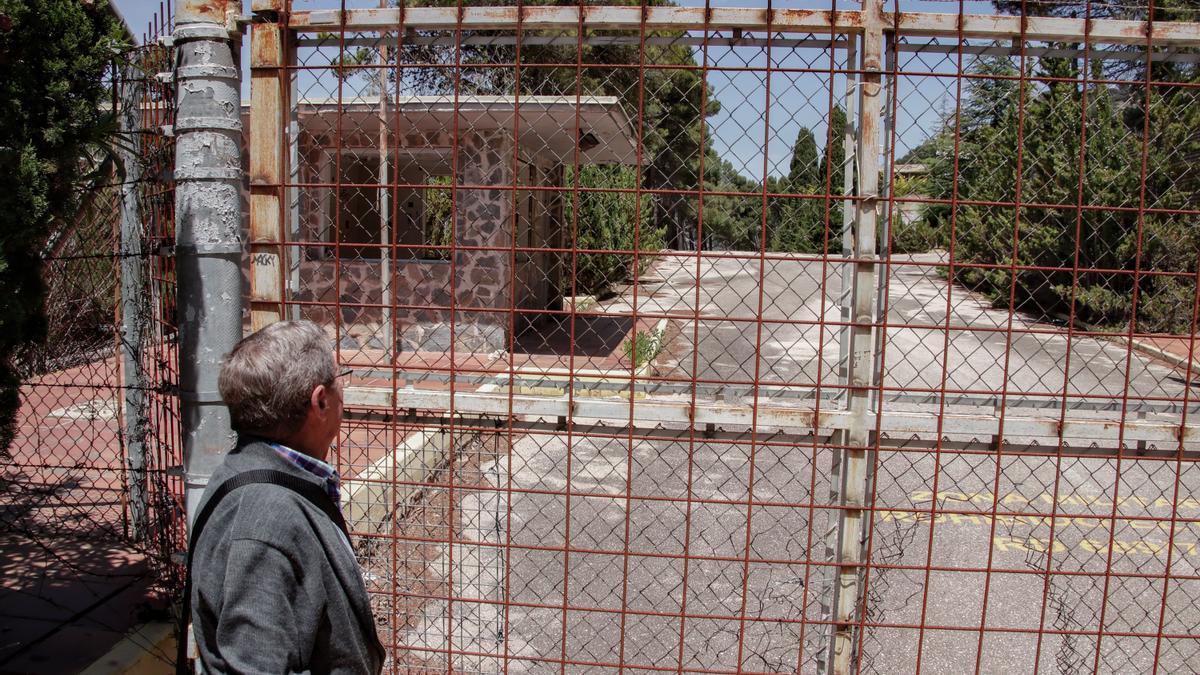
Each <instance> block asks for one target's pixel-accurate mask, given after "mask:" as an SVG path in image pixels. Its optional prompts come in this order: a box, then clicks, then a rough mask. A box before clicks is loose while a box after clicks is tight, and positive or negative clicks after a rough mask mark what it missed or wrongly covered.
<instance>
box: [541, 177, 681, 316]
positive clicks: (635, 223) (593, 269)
mask: <svg viewBox="0 0 1200 675" xmlns="http://www.w3.org/2000/svg"><path fill="white" fill-rule="evenodd" d="M636 184H637V173H636V172H635V170H634V169H633V167H627V166H583V167H580V170H579V187H581V188H613V189H623V190H632V189H633V188H634V187H635V186H636ZM574 186H575V176H574V170H573V169H572V168H571V167H568V168H567V170H566V178H565V187H566V189H567V190H568V192H566V193H565V196H564V200H565V202H566V203H565V205H564V210H563V212H564V219H565V223H564V226H565V227H566V228H568V231H569V230H570V228H572V227H575V228H577V229H576V232H577V236H576V246H577V247H578V248H581V249H591V250H593V251H628V252H629V253H581V254H579V258H578V260H577V261H576V273H575V288H574V291H573V292H572V289H571V288H570V287H567V288H564V289H563V292H564V293H565V294H566V295H604V294H605V293H607V292H609V291H610V290H611V288H612V286H613V285H614V284H618V283H621V282H623V281H625V280H627V279H629V278H630V277H632V276H633V275H634V274H635V270H634V269H633V258H634V256H633V254H632V251H634V250H636V251H638V256H637V258H638V261H637V262H638V267H639V268H640V269H638V270H636V273H641V272H643V271H645V269H646V268H647V267H649V265H650V264H651V263H653V260H654V256H653V255H645V254H643V253H642V252H643V251H644V252H646V253H657V252H658V251H660V250H662V248H663V246H664V242H665V239H664V237H665V232H664V228H662V227H655V226H654V224H653V223H654V219H653V215H654V214H653V208H652V207H651V199H650V197H649V196H648V195H636V194H633V193H630V192H586V191H580V192H579V194H578V196H576V195H573V194H571V193H570V192H569V191H570V190H572V189H573V188H574ZM576 199H578V206H579V210H578V218H576V215H575V200H576ZM638 199H641V209H640V212H639V210H638ZM568 243H569V237H568ZM568 264H569V262H568Z"/></svg>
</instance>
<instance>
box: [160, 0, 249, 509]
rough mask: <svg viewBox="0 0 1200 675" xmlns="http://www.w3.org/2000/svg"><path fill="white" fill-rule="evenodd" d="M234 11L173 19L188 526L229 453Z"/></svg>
mask: <svg viewBox="0 0 1200 675" xmlns="http://www.w3.org/2000/svg"><path fill="white" fill-rule="evenodd" d="M239 10H240V6H239V3H238V2H236V1H233V2H228V3H226V2H211V1H209V2H205V1H204V0H185V1H184V2H181V3H180V4H179V7H178V9H177V10H176V14H175V21H176V23H175V33H174V42H175V47H176V49H177V50H178V61H177V69H176V73H175V81H176V93H177V99H176V100H177V101H178V109H177V112H176V120H175V129H174V131H175V218H176V224H177V225H176V234H175V254H176V274H177V279H178V283H179V291H178V293H179V295H178V313H179V318H178V325H179V401H180V415H181V418H182V423H183V464H184V475H185V480H186V489H187V494H186V502H187V512H188V516H189V521H190V518H191V517H192V516H194V515H195V508H196V505H197V502H198V501H199V500H200V495H201V494H202V493H203V491H204V487H205V485H206V484H207V482H208V477H209V476H210V475H211V474H212V470H213V469H214V468H216V466H217V464H218V463H220V461H221V458H222V457H223V456H224V455H225V453H226V452H227V451H228V450H229V449H230V448H231V447H233V440H234V439H233V432H232V431H230V429H229V411H228V410H227V409H226V408H225V406H224V404H223V403H222V402H221V397H220V395H219V393H218V392H217V371H218V370H219V368H220V365H221V359H222V358H223V357H224V356H225V354H227V353H228V352H229V350H230V349H232V348H233V346H234V344H236V343H237V341H238V339H239V338H241V335H242V301H241V297H242V290H241V281H242V274H241V256H242V243H241V239H240V236H239V232H238V230H239V226H240V224H241V188H242V164H241V140H242V123H241V119H240V117H239V113H240V108H241V74H240V72H239V70H238V66H237V63H238V61H237V59H236V58H235V57H234V54H235V49H237V47H238V45H239V43H240V36H239V35H238V34H237V33H236V32H234V31H232V30H231V28H232V27H234V26H235V25H236V23H235V22H236V17H237V15H238V12H239Z"/></svg>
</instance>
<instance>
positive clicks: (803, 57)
mask: <svg viewBox="0 0 1200 675" xmlns="http://www.w3.org/2000/svg"><path fill="white" fill-rule="evenodd" d="M114 2H115V4H116V5H117V7H118V9H120V10H121V13H122V14H123V15H124V16H125V18H126V21H127V22H128V23H129V24H130V27H131V28H132V29H133V31H134V33H135V34H136V35H137V36H138V37H139V38H140V37H141V35H142V34H143V33H144V32H145V30H146V26H147V25H148V23H149V22H150V21H151V20H152V18H153V15H154V13H155V12H157V11H158V9H159V6H160V5H159V2H158V1H157V0H153V1H151V0H114ZM677 2H679V4H681V5H684V6H694V7H695V6H700V7H702V6H704V1H703V0H677ZM244 4H245V5H247V6H248V5H249V2H248V1H247V2H244ZM713 4H715V5H719V6H722V7H762V6H764V5H765V1H764V0H720V2H714V3H713ZM339 5H340V0H294V3H293V7H294V8H295V9H298V10H307V9H321V8H331V7H338V6H339ZM839 5H841V6H844V7H845V8H847V9H857V7H858V5H857V3H853V2H839ZM346 6H347V7H351V8H356V7H377V6H378V2H377V1H372V0H347V1H346ZM773 6H775V7H793V8H809V9H828V8H829V7H830V2H828V1H822V0H789V1H788V2H776V3H774V5H773ZM885 6H887V7H888V8H891V6H893V5H892V3H890V2H888V3H886V5H885ZM900 8H901V10H903V11H921V12H944V13H955V12H957V11H958V4H957V3H956V2H946V1H944V0H902V1H901V2H900ZM964 8H965V11H966V12H967V13H971V14H990V13H993V12H994V10H993V9H992V6H991V4H990V3H988V2H966V3H965V4H964ZM701 56H702V55H701V54H700V53H697V61H699V60H700V58H701ZM913 58H914V60H913V61H910V62H907V63H903V62H902V64H901V68H902V69H909V70H921V71H931V72H937V71H945V70H946V69H947V68H949V69H951V70H953V68H954V64H953V62H952V61H946V60H944V59H940V58H935V57H913ZM778 59H780V55H779V53H778V52H773V60H776V63H775V64H774V65H776V66H785V67H812V68H818V69H820V68H828V67H829V56H828V54H827V53H825V52H822V51H819V50H816V49H812V50H803V51H801V50H797V51H795V52H792V53H789V54H788V55H787V56H786V57H784V58H783V59H782V60H778ZM805 61H808V63H807V64H806V63H805ZM741 63H749V64H751V65H756V66H765V55H764V54H763V53H762V50H761V49H751V48H738V49H736V50H729V49H720V50H717V49H710V50H709V64H710V65H715V66H721V65H727V64H741ZM245 77H246V84H245V85H244V86H243V96H248V95H249V85H248V80H249V78H248V73H247V74H246V75H245ZM709 84H710V86H712V88H713V91H714V94H715V96H716V98H717V100H718V101H720V103H721V112H720V113H718V114H717V115H714V116H712V117H710V118H708V120H707V122H706V125H707V132H706V133H707V134H708V135H709V136H710V137H711V138H712V140H713V143H714V145H715V147H716V149H717V150H718V151H719V152H720V153H721V155H722V156H723V157H725V158H726V159H727V160H728V161H730V162H732V163H733V164H734V166H735V167H736V168H737V169H738V170H739V171H740V172H741V173H742V174H743V175H745V176H747V177H749V178H752V179H755V180H760V179H761V178H762V175H763V168H764V167H763V155H764V152H763V151H764V148H766V154H767V161H768V165H767V173H769V174H775V175H779V174H781V173H786V171H787V164H788V161H789V159H790V156H791V147H792V144H793V142H794V141H795V138H796V134H797V132H798V131H799V129H800V127H802V126H803V127H808V128H809V129H811V130H812V131H813V132H814V133H815V134H816V135H817V138H818V139H819V140H818V144H819V145H820V144H822V140H823V138H824V133H825V129H826V126H825V120H826V117H827V115H828V109H829V108H828V107H829V81H828V78H825V77H822V76H821V75H820V74H817V73H799V74H789V73H775V74H773V75H772V79H771V83H770V84H771V95H770V101H769V103H768V100H767V88H766V82H765V79H764V75H763V73H762V72H737V73H729V72H720V71H710V74H709ZM952 86H953V82H952V80H949V79H943V78H934V77H921V78H902V81H901V82H899V83H898V87H899V89H898V94H899V101H900V104H899V111H898V114H897V119H896V139H897V149H896V150H897V157H899V156H900V155H902V154H903V153H904V152H905V151H906V150H907V149H908V148H911V147H914V146H916V145H917V144H919V143H920V142H921V141H922V140H924V139H925V138H926V137H928V135H929V134H930V133H932V132H933V131H934V130H935V129H936V127H937V124H938V120H939V118H940V115H941V113H942V112H943V111H945V110H952V109H953V107H954V100H953V95H952V94H953V90H952V89H950V88H949V87H952ZM833 88H834V94H835V100H840V99H841V98H842V96H843V95H844V93H845V83H844V80H843V79H842V78H841V77H840V76H837V77H835V78H834V82H833ZM764 110H765V111H767V116H769V122H770V130H769V132H768V130H767V129H766V123H765V120H764Z"/></svg>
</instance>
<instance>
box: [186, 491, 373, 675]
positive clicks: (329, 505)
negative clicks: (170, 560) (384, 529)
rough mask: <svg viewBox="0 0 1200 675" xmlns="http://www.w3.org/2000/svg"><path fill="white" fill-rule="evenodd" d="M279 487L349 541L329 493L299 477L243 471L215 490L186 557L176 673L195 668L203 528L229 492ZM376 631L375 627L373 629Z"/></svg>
mask: <svg viewBox="0 0 1200 675" xmlns="http://www.w3.org/2000/svg"><path fill="white" fill-rule="evenodd" d="M263 483H266V484H269V485H278V486H279V487H282V488H287V489H288V490H291V491H292V492H295V493H296V494H298V495H300V496H301V497H303V498H304V499H305V500H307V501H308V502H309V503H310V504H312V505H313V506H315V507H317V508H318V509H320V510H321V511H323V512H324V513H325V515H326V516H328V517H329V519H330V520H332V521H333V523H334V524H335V525H337V526H338V529H340V530H341V531H342V533H343V534H345V535H346V538H347V540H348V539H349V538H350V531H349V530H348V529H346V519H345V518H344V517H343V516H342V512H341V510H340V509H338V508H337V506H336V505H335V504H334V503H333V500H332V499H330V497H329V493H327V492H325V490H323V489H321V487H320V486H318V485H316V484H315V483H311V482H309V481H306V480H304V479H303V478H300V477H299V476H295V475H292V474H290V473H284V472H283V471H277V470H275V469H255V470H253V471H244V472H242V473H239V474H237V475H236V476H234V477H232V478H230V479H228V480H226V481H225V482H224V483H221V484H220V485H218V486H217V488H216V489H215V490H213V493H212V497H210V498H209V500H208V501H207V502H205V504H204V508H202V509H200V513H199V514H197V515H196V521H195V523H193V524H192V532H191V536H190V537H189V544H188V554H187V571H186V576H185V577H184V579H185V581H184V584H183V612H182V614H181V615H180V626H179V644H178V647H177V649H176V652H175V672H176V673H177V675H191V673H192V669H191V667H190V665H189V664H188V658H187V648H188V643H189V642H190V641H191V637H192V635H191V630H190V624H191V621H192V555H193V554H194V553H195V552H196V543H197V542H199V541H200V535H201V533H203V531H204V525H205V523H207V522H208V519H209V518H210V517H212V514H213V511H215V510H216V508H217V505H218V504H220V503H221V500H223V499H225V497H227V496H228V495H229V493H231V492H233V491H234V490H236V489H238V488H240V487H245V486H247V485H258V484H263ZM372 628H373V626H372Z"/></svg>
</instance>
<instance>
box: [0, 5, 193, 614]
mask: <svg viewBox="0 0 1200 675" xmlns="http://www.w3.org/2000/svg"><path fill="white" fill-rule="evenodd" d="M149 30H150V32H149V34H148V35H143V36H142V38H143V39H142V44H143V45H144V46H140V47H135V48H132V49H130V50H127V51H124V52H122V53H120V54H118V55H116V56H115V57H114V60H113V64H112V69H111V75H110V77H109V78H108V81H107V86H108V89H109V90H110V91H111V93H112V99H111V101H110V102H109V103H108V104H107V109H108V110H110V111H111V112H112V114H113V115H114V116H115V118H116V125H115V127H114V128H117V129H119V131H118V132H117V133H116V134H115V136H114V137H113V138H112V139H110V141H109V142H110V144H111V146H112V148H113V150H114V152H115V156H116V157H119V161H116V162H114V163H113V164H112V166H111V167H110V168H109V169H108V170H107V173H104V174H103V177H102V178H101V179H100V181H99V183H98V184H97V185H96V187H95V188H94V189H91V190H89V191H88V192H87V193H86V194H84V195H82V200H81V207H80V209H79V211H78V213H77V214H76V216H75V217H74V219H72V220H70V221H69V222H64V223H60V224H58V225H56V227H55V228H54V230H53V232H52V233H51V234H50V236H49V237H48V239H47V242H46V245H45V249H44V256H43V260H44V272H43V281H44V284H45V286H46V291H47V295H46V319H47V326H48V332H47V336H46V339H45V341H44V342H42V343H41V344H38V345H36V346H33V347H30V348H28V349H26V350H25V351H24V352H22V353H21V354H20V355H19V356H18V358H17V364H16V365H17V367H18V370H19V373H20V376H21V408H20V413H19V417H18V425H17V429H16V434H15V438H14V440H13V442H12V444H11V446H10V447H9V448H8V449H7V451H6V453H5V457H4V460H5V461H4V469H3V474H2V477H0V480H2V481H3V483H2V485H3V490H0V529H3V530H4V532H5V542H6V543H5V546H6V548H8V547H11V550H14V551H20V550H26V548H28V549H29V550H31V551H35V552H36V553H35V557H36V558H37V559H39V560H40V559H41V558H42V557H44V556H46V555H49V556H52V558H53V560H52V561H51V563H49V564H50V568H48V569H50V570H51V572H50V573H52V574H53V575H57V576H55V578H59V577H60V576H61V578H63V579H69V578H70V577H71V574H72V573H73V571H74V572H76V573H78V574H81V575H84V576H86V575H89V574H91V575H94V574H97V573H98V572H96V571H95V569H93V568H94V567H95V559H96V556H97V554H96V552H97V551H109V550H110V549H111V551H112V555H113V556H118V557H120V556H127V557H125V558H121V559H123V560H125V561H126V564H127V565H141V564H142V560H143V559H144V560H145V561H146V562H147V563H149V565H150V566H151V567H152V568H153V570H154V575H155V578H156V579H157V580H158V582H159V583H160V584H161V585H162V587H163V589H164V590H174V589H175V588H176V586H177V580H176V565H175V564H174V563H173V562H172V556H173V555H174V554H175V553H176V552H177V551H179V550H180V549H181V547H182V539H181V533H182V530H181V524H180V520H179V517H180V514H181V511H180V508H179V499H180V489H181V488H180V485H179V479H177V478H173V477H171V476H170V475H169V473H168V469H169V468H170V467H172V466H174V465H177V464H178V463H179V461H180V458H179V456H178V449H177V443H176V440H175V439H176V438H177V436H178V419H177V415H176V413H175V410H176V407H177V406H176V404H175V397H174V392H173V390H172V382H174V380H175V378H174V375H173V373H174V372H175V370H176V365H175V355H174V350H173V348H172V346H171V345H172V344H173V338H172V335H173V334H174V327H173V325H172V324H173V323H174V317H173V316H171V309H170V307H171V305H172V304H173V298H174V287H173V284H174V281H173V274H172V272H171V266H170V247H171V244H172V242H173V238H174V232H173V223H174V205H173V203H172V202H173V199H172V191H171V185H172V179H171V171H172V165H173V160H174V149H173V144H172V142H171V139H170V137H169V134H170V125H171V117H172V112H171V111H172V107H173V106H172V99H173V94H172V92H171V85H170V83H169V82H164V81H161V80H160V79H158V78H157V77H156V75H157V73H159V72H169V71H170V69H171V55H170V51H169V49H168V48H167V47H165V46H161V45H159V44H158V43H157V38H158V37H159V35H165V34H168V33H169V32H170V25H169V23H168V20H167V19H166V18H165V17H164V16H159V17H156V18H155V20H154V22H153V23H152V24H151V26H150V28H149ZM85 568H86V569H85ZM39 569H40V568H39V566H37V565H32V566H31V567H30V568H29V569H24V570H19V571H17V572H15V574H17V575H18V576H23V575H34V576H31V578H34V577H36V575H39V574H45V573H47V572H45V571H39ZM99 574H104V572H103V571H101V572H99ZM22 583H23V582H17V581H14V584H16V585H15V586H14V588H23V587H24V586H23V585H22Z"/></svg>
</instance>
